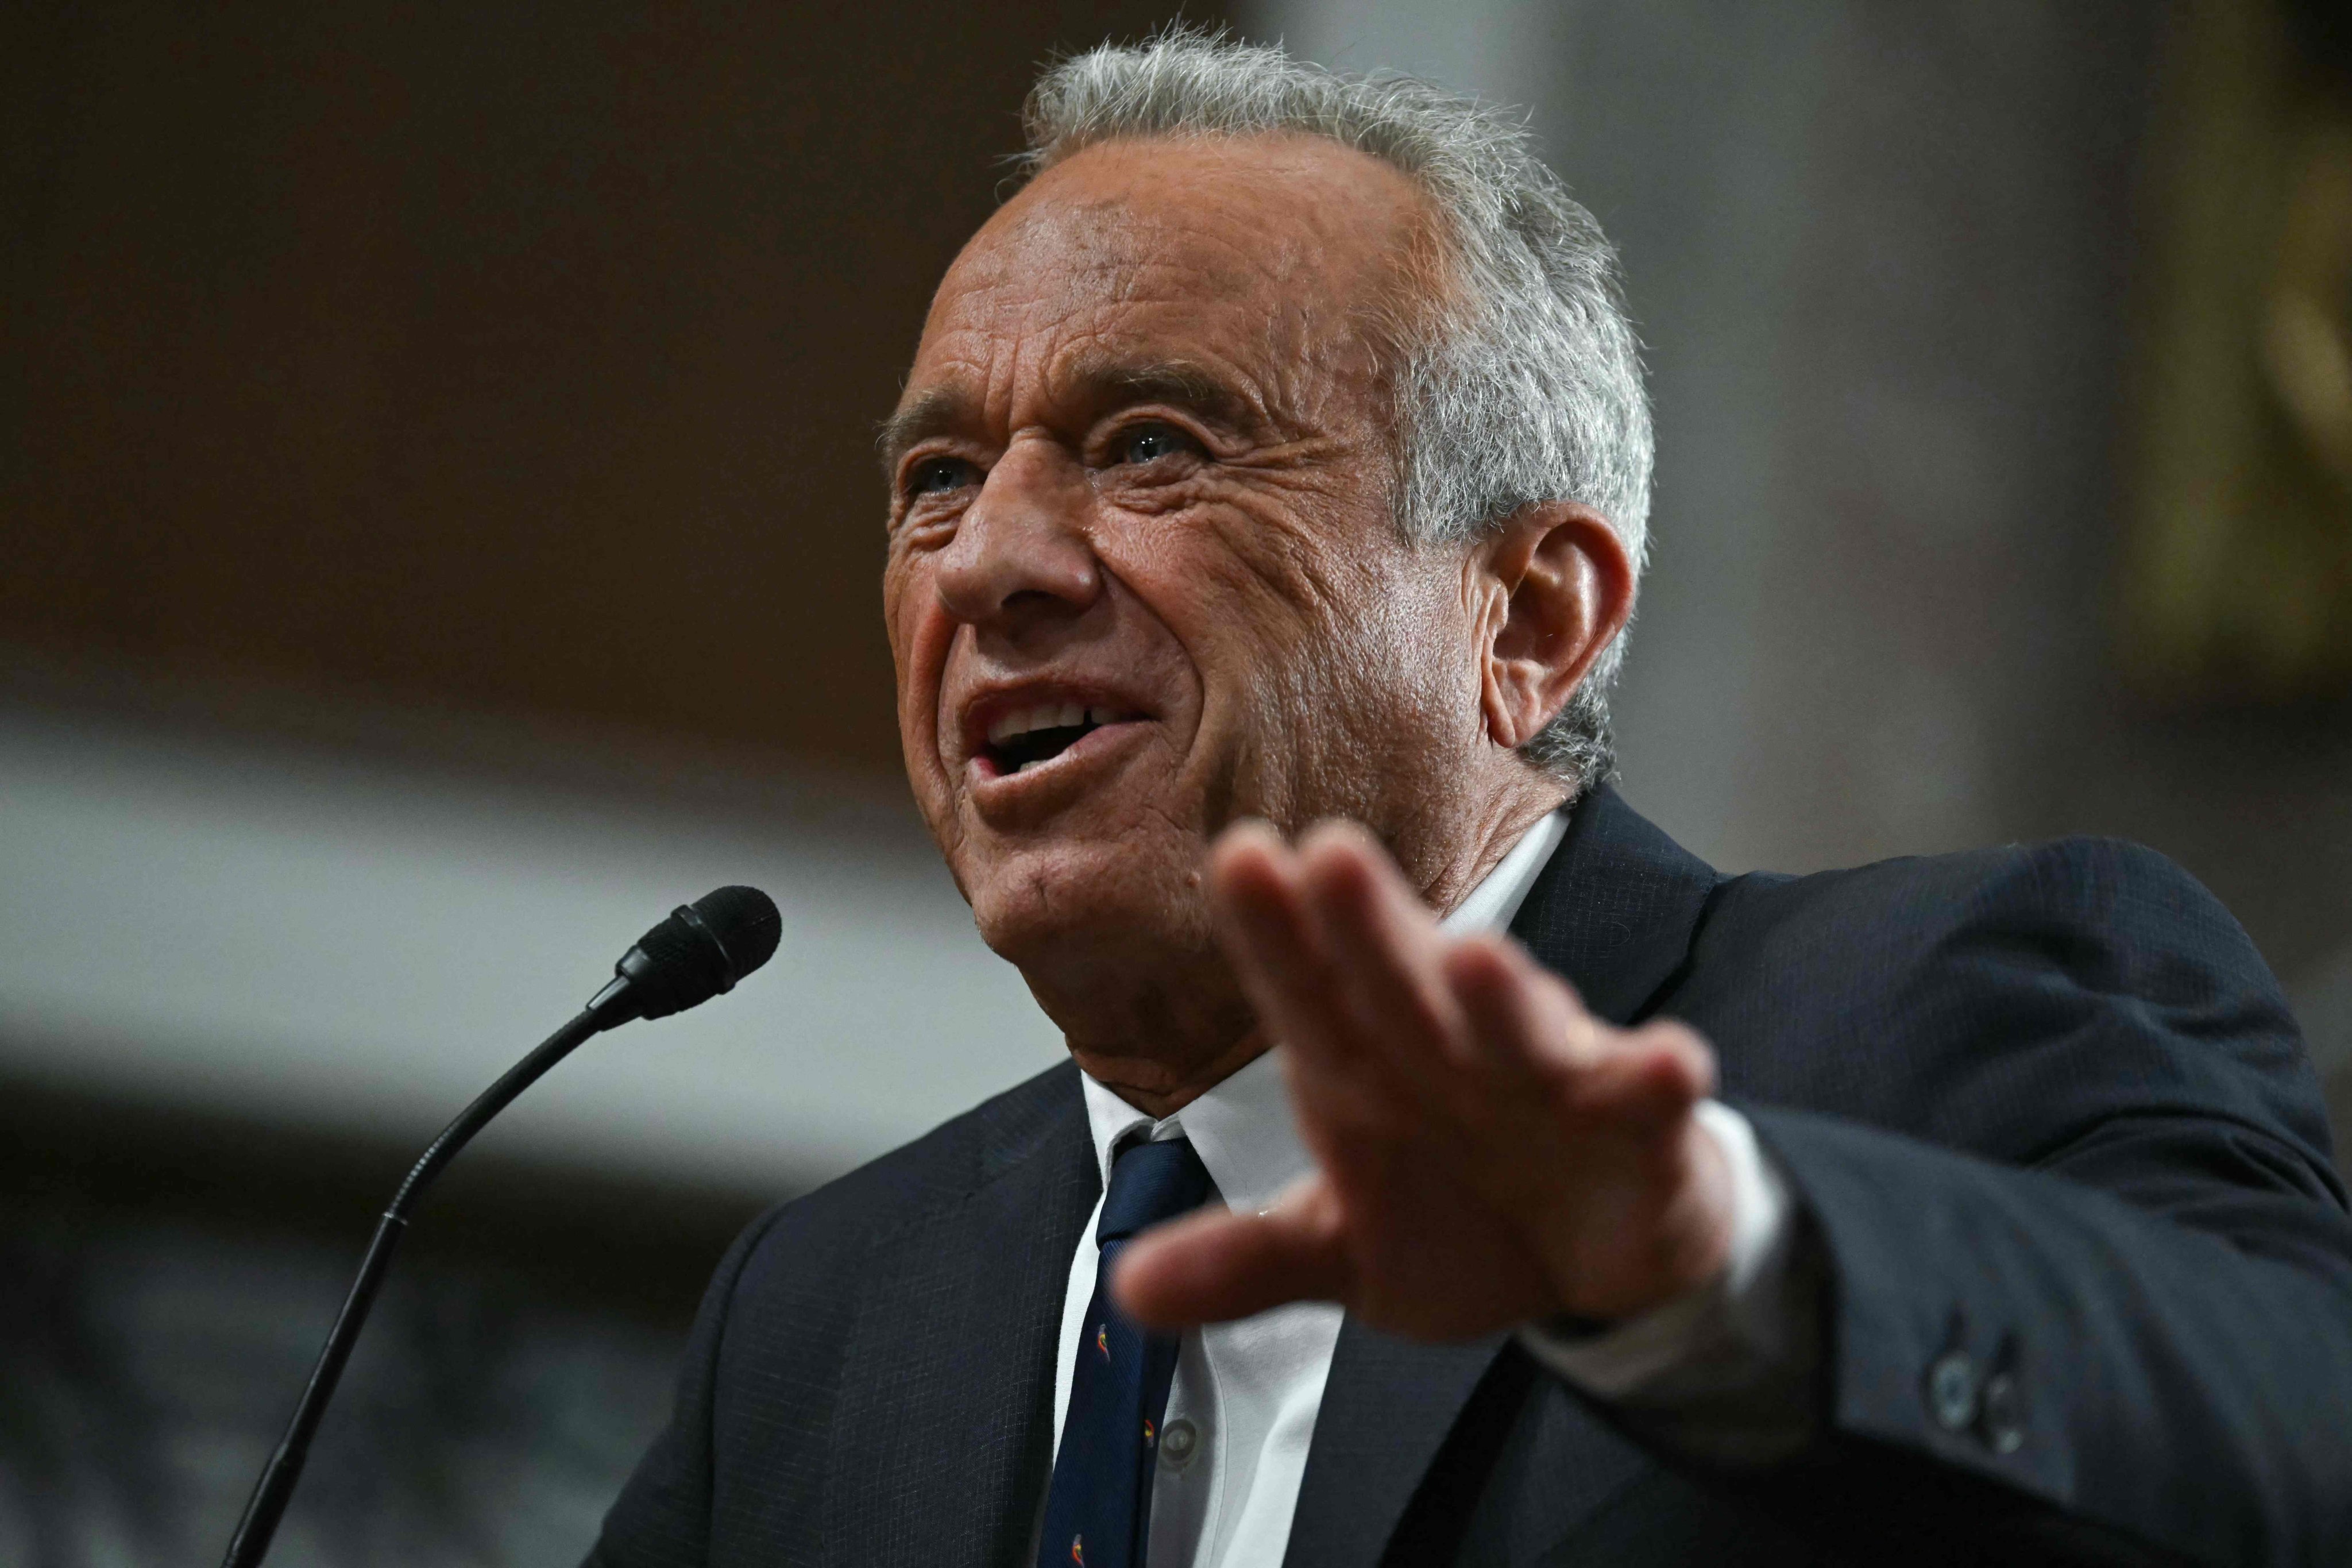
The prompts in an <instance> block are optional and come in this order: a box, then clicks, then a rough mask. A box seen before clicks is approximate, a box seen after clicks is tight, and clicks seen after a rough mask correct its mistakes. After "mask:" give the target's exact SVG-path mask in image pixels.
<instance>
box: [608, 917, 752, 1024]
mask: <svg viewBox="0 0 2352 1568" xmlns="http://www.w3.org/2000/svg"><path fill="white" fill-rule="evenodd" d="M783 933H784V918H783V916H782V915H781V914H779V913H778V912H777V911H776V901H775V900H773V899H771V898H770V897H768V895H767V894H765V893H763V892H761V891H760V889H757V888H721V889H719V890H718V891H717V892H714V893H709V894H706V895H704V896H703V897H701V898H699V899H697V900H695V901H694V902H692V903H690V904H680V905H679V906H678V907H677V909H675V910H671V911H670V917H669V919H667V920H666V921H662V923H661V924H659V925H657V926H656V927H654V929H653V930H651V931H647V932H646V934H645V935H644V936H642V937H640V938H639V939H638V940H637V945H636V946H635V947H633V948H631V949H629V951H628V952H626V953H625V954H624V955H623V956H622V959H621V962H620V963H616V964H614V966H613V972H614V973H615V974H618V975H619V976H620V977H621V978H622V979H624V980H625V981H627V982H628V983H629V984H628V990H627V997H628V1000H629V1001H630V1002H631V1003H632V1004H634V1008H633V1012H634V1014H635V1016H637V1017H640V1018H667V1016H670V1015H671V1014H672V1013H683V1012H685V1011H686V1010H687V1009H688V1007H697V1006H699V1005H702V1004H703V1003H705V1002H708V1001H709V1000H710V999H711V998H712V997H713V996H716V995H718V994H719V993H720V992H722V991H732V990H733V989H735V983H736V982H737V981H739V980H740V979H742V978H743V977H744V976H745V975H747V974H749V973H751V972H752V971H753V970H755V969H757V968H759V967H760V965H761V964H763V963H767V962H768V960H770V959H771V958H773V957H774V956H775V955H776V943H777V942H778V941H779V940H780V939H781V938H782V936H783ZM615 1000H617V998H616V999H615Z"/></svg>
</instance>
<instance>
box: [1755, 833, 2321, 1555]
mask: <svg viewBox="0 0 2352 1568" xmlns="http://www.w3.org/2000/svg"><path fill="white" fill-rule="evenodd" d="M1894 994H1895V999H1894V1002H1893V1004H1891V1005H1892V1006H1893V1008H1894V1011H1893V1012H1892V1013H1891V1015H1890V1020H1889V1025H1888V1026H1889V1027H1890V1028H1891V1029H1892V1030H1893V1031H1894V1032H1895V1036H1896V1038H1895V1039H1893V1040H1890V1042H1889V1053H1888V1059H1887V1069H1888V1070H1890V1071H1894V1070H1901V1071H1906V1072H1916V1073H1917V1074H1919V1075H1922V1082H1921V1084H1920V1086H1919V1087H1920V1089H1921V1090H1922V1093H1921V1101H1922V1103H1923V1104H1924V1105H1925V1107H1926V1109H1925V1110H1922V1111H1921V1112H1920V1113H1919V1116H1918V1118H1917V1124H1916V1125H1914V1126H1911V1127H1906V1128H1902V1129H1900V1130H1895V1129H1890V1128H1887V1127H1883V1126H1872V1125H1868V1124H1866V1123H1865V1122H1864V1121H1861V1120H1858V1119H1853V1118H1843V1117H1832V1116H1823V1115H1818V1114H1809V1113H1803V1112H1798V1111H1792V1110H1772V1109H1768V1108H1762V1107H1753V1106H1751V1107H1748V1108H1746V1109H1747V1110H1748V1115H1749V1117H1750V1119H1751V1121H1752V1122H1753V1125H1754V1126H1755V1129H1756V1131H1757V1133H1758V1135H1759V1139H1760V1140H1761V1141H1762V1142H1763V1144H1764V1145H1765V1147H1766V1149H1767V1150H1768V1151H1769V1153H1770V1155H1771V1156H1772V1157H1773V1158H1774V1159H1775V1161H1776V1162H1777V1163H1778V1164H1779V1166H1780V1170H1781V1171H1782V1172H1784V1173H1785V1174H1786V1176H1787V1178H1788V1181H1789V1183H1790V1188H1791V1190H1792V1192H1793V1194H1794V1195H1795V1196H1796V1198H1797V1201H1798V1204H1799V1205H1800V1207H1801V1211H1802V1215H1803V1223H1804V1225H1805V1226H1806V1229H1807V1232H1808V1238H1807V1245H1808V1246H1809V1247H1811V1248H1813V1249H1814V1252H1813V1255H1814V1256H1815V1257H1816V1258H1818V1259H1819V1260H1820V1262H1821V1265H1822V1297H1821V1309H1820V1313H1819V1326H1820V1331H1821V1332H1822V1335H1823V1340H1824V1342H1822V1344H1821V1352H1822V1355H1821V1368H1822V1370H1821V1374H1820V1376H1821V1383H1820V1384H1819V1386H1818V1389H1817V1394H1818V1401H1817V1403H1816V1405H1815V1406H1814V1408H1815V1409H1816V1411H1817V1412H1818V1413H1819V1415H1820V1420H1819V1423H1818V1432H1817V1436H1815V1438H1814V1440H1813V1441H1812V1442H1811V1443H1810V1444H1809V1445H1807V1447H1805V1448H1804V1450H1803V1451H1802V1452H1801V1453H1800V1454H1799V1455H1798V1456H1797V1457H1795V1458H1792V1459H1790V1460H1789V1461H1787V1462H1785V1463H1783V1464H1780V1465H1778V1466H1775V1467H1774V1468H1772V1469H1771V1470H1770V1471H1769V1472H1768V1473H1766V1474H1764V1475H1761V1476H1751V1477H1749V1478H1746V1479H1744V1480H1743V1481H1741V1482H1739V1483H1738V1484H1739V1485H1740V1486H1742V1488H1743V1489H1747V1490H1748V1491H1750V1492H1751V1494H1752V1496H1753V1497H1754V1499H1755V1500H1757V1501H1758V1502H1759V1505H1760V1506H1764V1507H1766V1508H1769V1510H1772V1511H1774V1512H1776V1513H1780V1514H1783V1515H1793V1516H1795V1517H1796V1521H1797V1522H1799V1523H1801V1525H1802V1526H1803V1527H1804V1528H1806V1529H1807V1531H1808V1533H1811V1534H1812V1535H1814V1536H1815V1537H1816V1538H1817V1539H1819V1538H1823V1537H1850V1538H1857V1539H1859V1540H1866V1541H1870V1542H1874V1543H1875V1544H1877V1545H1878V1546H1879V1547H1880V1548H1881V1549H1882V1550H1883V1549H1885V1547H1887V1546H1889V1545H1892V1544H1894V1543H1897V1542H1910V1543H1914V1544H1915V1545H1916V1544H1917V1543H1937V1544H1939V1545H1940V1547H1941V1548H1942V1549H1945V1550H1948V1551H1950V1552H1953V1553H1954V1554H1955V1555H1956V1556H1957V1557H1958V1559H1960V1560H1966V1561H1977V1560H1982V1561H1997V1562H2030V1561H2049V1560H2057V1561H2066V1562H2085V1561H2087V1562H2105V1561H2114V1562H2174V1561H2185V1562H2194V1563H2231V1564H2239V1563H2283V1564H2284V1563H2352V1221H2347V1214H2346V1205H2345V1199H2344V1194H2343V1189H2342V1187H2341V1184H2340V1183H2339V1182H2338V1179H2337V1177H2336V1173H2335V1171H2334V1169H2333V1167H2332V1165H2331V1163H2330V1159H2329V1154H2328V1151H2327V1143H2326V1139H2327V1134H2326V1125H2325V1121H2324V1118H2323V1114H2322V1111H2321V1109H2320V1102H2319V1098H2318V1092H2317V1087H2316V1084H2315V1081H2314V1079H2313V1078H2312V1075H2311V1072H2310V1069H2309V1068H2308V1065H2307V1064H2306V1063H2305V1060H2304V1058H2303V1055H2302V1051H2301V1047H2300V1042H2299V1037H2298V1036H2297V1033H2296V1030H2295V1027H2294V1022H2293V1020H2292V1018H2291V1016H2289V1015H2288V1014H2287V1012H2286V1009H2285V1006H2284V1002H2283V1000H2282V999H2281V998H2280V996H2279V994H2278V991H2277V987H2276V984H2275V983H2274V982H2273V981H2272V979H2271V978H2270V975H2269V973H2268V971H2267V970H2266V969H2265V968H2264V967H2263V964H2262V962H2261V960H2260V958H2259V957H2258V956H2257V955H2256V954H2255V953H2254V952H2253V949H2252V945H2251V943H2250V942H2247V941H2246V939H2245V937H2244V934H2243V932H2242V931H2240V930H2239V929H2238V927H2237V925H2236V923H2235V922H2234V921H2231V919H2230V918H2229V916H2228V915H2227V913H2226V912H2225V911H2223V910H2221V907H2220V906H2219V904H2218V903H2216V902H2215V901H2214V900H2212V899H2211V897H2210V895H2209V894H2207V893H2205V891H2204V890H2203V889H2201V888H2200V887H2198V886H2197V884H2196V883H2195V882H2194V881H2193V880H2191V879H2189V877H2188V876H2187V875H2186V874H2185V873H2183V872H2180V871H2179V869H2177V868H2173V867H2172V866H2170V864H2169V863H2168V862H2166V861H2164V860H2162V859H2161V858H2158V857H2157V856H2155V855H2153V854H2150V853H2148V852H2147V851H2144V850H2137V849H2134V848H2131V847H2127V846H2120V845H2114V844H2107V843H2098V842H2085V841H2074V842H2070V843H2065V844H2060V845H2054V846H2051V847H2048V848H2046V849H2043V850H2040V851H2034V852H2032V853H2031V854H2030V855H2026V856H2022V857H2021V865H2020V867H2019V870H2018V874H2016V875H2013V876H2011V877H2010V878H2008V879H2006V880H2005V881H2004V882H2003V884H2002V885H2001V886H2000V887H1999V888H1997V889H1993V890H1992V892H1991V893H1990V894H1989V895H1988V896H1986V897H1984V898H1983V899H1982V900H1980V901H1979V903H1977V904H1976V905H1975V906H1974V907H1973V908H1971V909H1970V910H1969V912H1968V913H1967V915H1966V917H1965V918H1963V919H1959V920H1958V921H1954V922H1953V923H1952V924H1951V925H1950V926H1949V927H1948V929H1946V930H1944V931H1941V932H1940V933H1939V934H1938V936H1937V940H1936V941H1935V942H1933V943H1932V952H1931V953H1930V955H1929V957H1928V958H1927V959H1926V960H1924V961H1923V963H1922V965H1921V967H1920V969H1919V971H1918V972H1917V973H1916V974H1914V975H1912V976H1910V977H1908V978H1907V979H1906V981H1905V982H1904V983H1902V984H1898V985H1896V986H1895V987H1894ZM1906 1036H1907V1037H1906ZM1905 1560H1911V1559H1909V1558H1906V1559H1905Z"/></svg>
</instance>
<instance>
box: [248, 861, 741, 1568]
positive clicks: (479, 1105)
mask: <svg viewBox="0 0 2352 1568" xmlns="http://www.w3.org/2000/svg"><path fill="white" fill-rule="evenodd" d="M783 929H784V922H783V917H782V915H780V914H778V913H777V912H776V904H775V900H772V899H771V898H769V897H768V895H767V894H765V893H763V892H761V891H760V889H757V888H721V889H719V890H718V891H717V892H714V893H711V894H709V895H708V896H706V897H704V898H700V899H697V900H695V901H694V902H693V903H690V904H680V905H679V906H678V907H677V909H675V910H671V911H670V917H669V919H667V920H666V921H662V922H661V924H659V925H657V926H656V927H654V929H653V930H651V931H647V932H646V934H645V935H644V936H642V937H639V938H638V939H637V943H636V945H635V947H632V948H631V949H629V951H628V952H625V953H623V954H622V955H621V961H620V962H619V963H616V964H614V966H613V981H612V984H608V985H606V986H605V987H604V989H603V990H602V991H599V992H597V993H596V994H595V995H594V996H593V997H591V998H589V1001H588V1005H587V1006H585V1007H583V1008H582V1009H581V1011H580V1013H579V1015H578V1016H576V1017H574V1018H573V1019H572V1021H571V1022H570V1023H568V1024H566V1025H564V1026H563V1027H562V1028H560V1029H558V1030H556V1031H555V1033H553V1034H552V1035H550V1036H549V1037H547V1039H546V1040H545V1041H544V1042H543V1043H542V1044H541V1046H540V1047H539V1048H538V1049H536V1050H534V1051H532V1052H531V1053H530V1055H529V1056H527V1057H525V1058H522V1060H520V1061H519V1062H517V1063H516V1064H515V1065H514V1066H513V1067H511V1068H508V1069H507V1072H506V1076H505V1077H503V1078H501V1079H499V1081H498V1082H496V1083H494V1084H492V1085H490V1087H489V1088H488V1089H485V1090H484V1091H483V1092H482V1095H481V1098H480V1099H478V1100H475V1101H474V1103H473V1104H471V1105H469V1106H467V1107H466V1109H465V1110H463V1111H461V1112H459V1113H458V1116H457V1120H456V1121H452V1122H451V1123H449V1125H448V1126H447V1127H446V1128H444V1129H442V1131H441V1136H439V1137H438V1138H436V1139H435V1140H433V1142H432V1143H431V1144H430V1145H429V1146H428V1147H427V1148H426V1149H425V1152H424V1154H423V1155H422V1156H421V1157H420V1158H419V1159H418V1160H417V1162H416V1163H415V1166H413V1167H412V1168H411V1169H410V1171H409V1173H408V1177H407V1179H406V1180H405V1181H404V1182H402V1183H401V1184H400V1190H399V1191H397V1192H395V1193H394V1194H393V1197H392V1202H391V1204H390V1205H388V1206H387V1207H386V1208H385V1209H384V1211H383V1220H382V1221H381V1222H379V1223H378V1224H377V1226H376V1229H375V1238H374V1239H373V1240H372V1241H370V1242H369V1243H368V1249H367V1254H366V1256H365V1257H363V1258H361V1259H360V1271H359V1275H358V1277H357V1278H356V1279H353V1280H352V1289H351V1294H350V1295H348V1296H346V1297H345V1298H344V1299H343V1310H341V1312H340V1313H338V1314H336V1317H335V1326H334V1327H333V1328H332V1329H331V1330H330V1331H328V1333H327V1342H326V1344H325V1346H324V1347H323V1348H321V1349H320V1352H319V1362H318V1365H317V1366H315V1367H313V1368H312V1369H311V1372H310V1384H309V1386H308V1387H306V1388H304V1389H303V1391H302V1399H301V1403H299V1405H296V1406H295V1407H294V1418H293V1420H291V1421H289V1422H288V1423H287V1426H286V1436H284V1437H283V1438H282V1439H280V1440H279V1442H278V1451H277V1452H276V1453H274V1454H272V1455H271V1456H270V1457H269V1463H268V1466H267V1467H266V1468H264V1469H263V1470H262V1472H261V1479H260V1480H259V1481H257V1483H255V1485H254V1489H253V1498H252V1500H251V1501H249V1502H247V1504H246V1505H245V1517H244V1519H243V1520H241V1521H239V1522H238V1524H237V1527H236V1535H235V1536H234V1537H233V1538H231V1540H230V1542H229V1545H228V1555H227V1557H226V1558H225V1559H223V1560H222V1568H255V1564H257V1563H260V1561H261V1560H262V1558H263V1556H264V1555H266V1554H267V1553H268V1551H269V1542H270V1540H271V1538H272V1537H273V1536H275V1535H276V1534H277V1533H278V1520H279V1519H280V1518H281V1517H282V1516H283V1515H284V1514H285V1512H286V1504H287V1501H288V1500H289V1499H290V1498H291V1497H292V1496H293V1495H294V1486H295V1483H296V1482H297V1481H299V1480H300V1479H301V1478H302V1465H303V1462H304V1461H305V1460H306V1459H307V1458H309V1457H310V1439H311V1437H312V1436H314V1435H315V1434H316V1433H317V1431H318V1429H319V1417H320V1416H321V1415H324V1414H325V1413H326V1409H327V1402H328V1401H329V1400H330V1399H332V1398H333V1397H334V1394H335V1384H336V1382H337V1381H338V1380H339V1379H340V1378H341V1376H342V1374H343V1363H344V1362H346V1361H348V1360H349V1359H350V1358H351V1353H352V1343H353V1342H355V1341H357V1340H358V1338H359V1335H360V1330H361V1328H362V1326H364V1325H365V1324H366V1322H367V1315H368V1310H369V1309H370V1308H371V1307H373V1306H374V1305H375V1297H376V1292H377V1290H378V1289H381V1288H382V1287H383V1276H384V1271H385V1269H386V1268H389V1267H390V1265H391V1263H392V1253H393V1248H394V1247H396V1246H398V1245H399V1242H400V1238H401V1237H402V1235H403V1234H404V1233H405V1232H406V1230H407V1229H408V1216H409V1215H410V1214H411V1213H413V1212H414V1211H415V1207H416V1205H417V1201H418V1199H420V1198H421V1197H423V1196H424V1194H425V1188H426V1187H427V1186H429V1185H431V1184H432V1182H433V1179H434V1178H435V1177H436V1176H438V1175H439V1174H440V1173H441V1170H442V1167H443V1166H445V1165H446V1164H448V1163H449V1162H450V1161H451V1160H453V1159H455V1158H456V1157H457V1151H458V1150H460V1149H463V1148H464V1147H465V1146H466V1145H467V1142H470V1141H471V1140H472V1139H473V1136H474V1134H475V1133H477V1132H479V1131H481V1130H482V1129H483V1128H484V1127H485V1126H487V1125H488V1122H489V1120H490V1118H492V1117H493V1116H496V1115H497V1114H498V1113H499V1111H501V1110H505V1109H506V1108H507V1106H508V1105H509V1104H510V1103H511V1102H512V1101H513V1100H514V1098H515V1096H517V1095H519V1094H520V1093H521V1092H522V1091H523V1090H524V1089H529V1088H530V1086H531V1085H532V1084H534V1083H536V1082H537V1081H539V1079H540V1076H541V1074H543V1073H545V1072H546V1071H547V1069H548V1068H551V1067H553V1066H554V1065H555V1064H556V1063H557V1062H560V1061H562V1059H563V1058H565V1057H567V1056H570V1055H571V1054H572V1050H573V1049H574V1048H575V1047H578V1046H580V1045H582V1044H583V1042H585V1041H586V1040H588V1039H589V1038H590V1037H592V1036H595V1035H600V1034H602V1033H604V1031H605V1030H606V1029H611V1028H615V1027H617V1026H620V1025H623V1024H625V1023H628V1022H630V1021H631V1020H632V1019H636V1018H667V1017H668V1016H670V1015H671V1014H673V1013H683V1012H685V1011H686V1010H687V1009H688V1007H698V1006H700V1005H702V1004H703V1003H705V1002H708V1001H709V1000H710V999H711V998H712V997H713V996H716V995H719V994H720V993H722V992H727V991H732V990H733V989H735V984H736V982H738V981H740V980H741V979H742V978H743V977H744V976H745V975H747V974H749V973H751V972H752V971H753V970H755V969H757V968H759V967H760V965H761V964H763V963H767V962H768V960H769V959H771V958H772V957H774V956H775V952H776V943H777V942H778V940H779V939H780V938H781V937H782V935H783Z"/></svg>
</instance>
